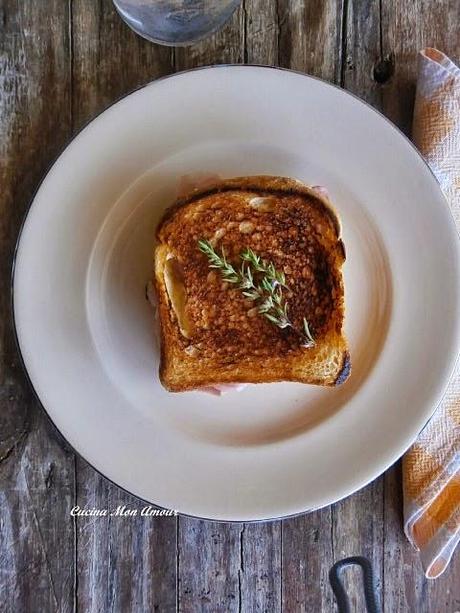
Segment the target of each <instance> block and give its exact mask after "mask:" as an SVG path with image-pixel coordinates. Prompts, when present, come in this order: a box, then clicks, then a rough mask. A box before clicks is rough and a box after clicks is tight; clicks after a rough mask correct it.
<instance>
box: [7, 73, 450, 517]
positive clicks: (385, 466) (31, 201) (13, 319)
mask: <svg viewBox="0 0 460 613" xmlns="http://www.w3.org/2000/svg"><path fill="white" fill-rule="evenodd" d="M228 68H238V69H248V70H250V69H253V68H258V69H270V70H273V71H277V72H287V73H292V74H295V75H298V76H301V77H304V78H306V79H311V80H314V81H318V82H320V83H321V84H323V85H325V86H329V87H331V88H334V89H336V90H339V91H340V92H342V93H343V94H345V95H348V96H350V97H351V98H354V99H355V100H356V101H357V102H358V103H361V104H363V105H364V106H365V107H367V108H368V109H370V110H371V111H373V112H374V113H376V114H377V115H379V116H380V117H381V118H383V119H384V120H385V122H386V123H387V124H389V126H390V127H391V128H392V129H393V130H394V131H395V132H396V133H397V134H399V136H402V137H403V139H404V140H405V141H406V143H408V144H409V145H410V147H411V149H412V150H413V151H414V152H415V153H416V155H417V157H418V158H419V160H421V161H422V162H423V165H424V166H425V168H426V169H427V170H428V171H429V174H430V175H431V180H432V181H433V182H434V185H435V186H436V187H437V191H438V193H439V194H440V196H442V198H441V199H442V201H443V206H444V207H445V208H446V210H447V212H448V215H449V218H450V223H451V224H452V227H453V229H456V223H455V219H454V216H453V213H452V210H451V207H450V204H449V202H448V200H447V197H446V195H445V194H444V192H443V190H442V188H441V186H440V184H439V181H438V179H437V178H436V175H435V173H434V172H433V170H432V169H431V167H430V166H429V164H428V162H427V161H426V159H425V158H424V157H423V155H422V154H421V152H420V151H419V150H418V149H417V147H416V146H415V144H414V143H413V142H412V141H411V139H410V138H409V137H408V136H407V135H406V134H405V133H404V132H403V130H402V129H401V128H399V127H398V126H397V125H396V124H395V123H393V122H392V121H391V120H390V119H389V118H388V117H386V115H384V114H383V112H382V111H380V110H379V109H377V108H375V107H374V106H372V105H371V104H370V103H369V102H367V101H366V100H364V99H362V98H361V97H360V96H358V95H357V94H355V93H353V92H351V91H349V90H346V89H344V88H343V87H341V86H340V85H337V84H336V83H332V82H330V81H327V80H325V79H322V78H320V77H317V76H314V75H310V74H307V73H304V72H302V71H300V70H293V69H290V68H284V67H279V66H271V65H267V64H238V63H225V64H211V65H205V66H197V67H195V68H190V69H186V70H180V71H177V72H173V73H170V74H166V75H162V76H160V77H158V78H156V79H153V80H151V81H148V82H147V83H144V84H142V85H139V86H138V87H135V88H133V89H131V90H129V91H128V92H127V93H125V94H123V95H121V96H119V97H117V98H116V99H115V100H113V101H112V102H111V103H110V104H108V105H107V106H105V107H104V108H103V109H102V110H100V111H99V112H98V113H96V114H95V115H94V116H93V117H91V119H89V120H88V121H86V122H85V123H84V124H83V125H82V126H81V127H80V128H79V129H78V130H77V131H76V132H75V134H73V135H72V136H71V137H70V138H68V139H67V140H66V142H65V143H64V144H63V146H62V147H61V148H60V149H59V150H58V153H57V154H56V155H55V156H53V158H52V160H51V161H50V162H49V163H48V165H47V166H46V168H45V171H44V172H43V175H42V177H41V179H40V180H39V182H38V183H37V186H36V188H35V189H34V191H33V193H32V195H31V197H30V199H29V203H28V206H27V207H26V210H25V212H24V213H23V218H22V221H21V224H20V226H19V231H18V235H17V239H16V242H15V246H14V249H13V255H12V264H11V272H10V300H9V305H10V309H11V313H10V316H11V322H12V324H13V325H12V328H13V336H14V342H15V345H16V348H17V354H18V356H19V362H20V364H21V367H22V370H23V372H24V374H25V377H26V380H27V382H28V385H29V386H30V389H31V390H32V393H33V396H34V397H35V399H36V400H37V402H38V405H39V407H40V408H41V409H42V411H43V412H44V414H45V415H46V418H47V420H48V422H49V423H50V424H51V425H52V428H53V430H54V431H55V432H57V433H58V435H59V437H60V439H61V440H62V441H63V443H64V445H65V446H66V447H67V448H68V449H70V450H71V451H72V452H73V453H74V454H75V456H76V457H79V458H81V459H83V460H84V461H85V462H86V463H87V464H88V465H89V466H90V467H91V468H92V469H93V470H94V471H96V473H98V474H99V475H101V476H102V477H104V479H107V481H108V482H109V483H111V484H113V485H115V486H116V487H118V488H120V489H121V490H122V491H123V492H125V493H127V494H128V495H130V496H134V497H135V498H137V499H138V500H140V501H141V502H143V503H145V504H146V505H151V506H155V507H157V508H158V509H163V510H174V511H176V516H183V517H190V518H192V519H200V520H204V521H213V522H216V521H217V522H222V523H229V524H235V523H242V522H244V523H260V522H266V521H278V520H282V519H290V518H295V517H299V516H301V515H305V514H307V513H311V512H313V511H317V510H319V509H322V508H325V507H327V506H329V505H332V504H336V503H337V502H340V501H341V500H344V499H345V498H347V497H348V496H351V495H352V494H355V493H356V492H358V491H360V490H361V489H363V488H364V487H366V486H367V485H369V484H370V483H372V482H373V481H374V480H375V479H377V478H378V477H380V476H381V475H382V474H383V473H384V472H386V471H387V470H388V469H389V468H390V467H391V466H392V465H393V464H394V463H395V462H397V461H398V460H399V459H400V458H401V457H402V456H403V455H404V454H405V453H406V451H407V450H408V449H409V447H410V446H411V445H412V444H413V443H414V441H415V440H416V438H417V437H418V435H419V434H420V432H422V431H423V429H424V428H425V426H426V425H427V424H428V422H429V421H430V420H431V418H432V417H433V415H434V413H435V412H436V410H437V408H438V406H439V404H440V402H441V401H442V399H443V397H444V395H445V393H446V390H447V387H448V385H449V382H450V380H451V378H452V375H453V372H454V370H455V367H456V365H457V362H458V360H459V357H460V348H459V347H457V350H456V357H455V358H454V359H452V362H451V365H450V368H449V369H448V376H446V378H445V380H444V382H443V383H442V384H440V388H441V390H440V392H438V394H437V395H436V396H437V398H436V401H435V402H434V403H433V409H432V410H431V412H430V414H429V416H428V417H427V419H426V421H425V422H424V423H423V425H422V426H421V428H420V429H419V430H418V432H417V434H416V435H415V437H414V438H413V439H411V440H409V442H407V441H406V443H407V444H405V445H404V448H403V450H402V451H401V452H400V451H398V452H397V455H396V456H394V457H393V459H392V460H390V461H388V462H385V463H384V464H383V465H382V466H383V468H382V467H380V468H379V469H378V472H377V473H376V474H374V475H373V476H371V477H370V478H369V479H366V480H365V481H364V482H363V483H361V484H360V485H359V486H358V487H357V488H355V487H353V489H352V490H351V491H350V492H348V493H346V494H344V495H343V496H340V497H339V498H334V500H333V501H329V502H326V503H325V504H320V505H318V506H313V507H309V508H307V509H305V510H301V511H298V512H295V513H291V514H283V515H279V516H269V517H263V518H255V519H254V518H250V519H247V518H242V519H221V518H216V517H205V516H203V515H193V514H190V513H186V512H183V511H177V510H175V509H167V508H166V507H164V506H161V505H159V504H158V503H156V502H152V501H149V500H147V499H145V498H143V497H142V496H140V495H139V494H136V493H134V492H132V491H130V490H129V489H127V488H126V487H123V486H122V485H119V484H118V483H117V482H116V481H114V480H113V479H111V478H110V477H107V475H105V474H104V472H102V470H100V469H98V468H96V467H95V466H94V465H93V464H92V463H91V462H89V461H88V460H87V459H86V458H85V457H84V455H83V454H82V453H81V452H79V451H78V450H77V449H76V448H75V447H74V446H73V445H72V444H71V443H70V442H69V440H68V439H67V438H66V437H65V436H64V435H63V434H62V432H61V430H60V429H59V427H58V426H57V425H56V423H55V422H54V420H53V419H52V417H51V415H50V413H49V412H48V410H47V408H46V406H45V404H44V403H43V401H42V400H41V398H40V397H39V395H38V392H37V391H36V389H35V386H34V384H33V382H32V380H31V377H30V375H29V372H28V370H27V366H26V363H25V360H24V356H23V352H22V350H21V346H20V342H19V335H18V329H17V322H16V315H15V306H14V304H15V292H14V286H15V275H16V269H17V260H18V258H17V256H18V251H19V246H20V243H21V239H22V235H23V231H24V228H25V226H26V224H27V221H28V219H29V216H30V212H31V210H32V208H33V206H34V204H35V201H36V196H37V194H38V192H39V190H40V189H41V187H42V184H43V183H44V182H45V180H46V179H47V177H48V175H49V174H50V172H51V171H52V169H53V168H54V167H55V165H56V164H57V162H58V161H59V159H60V158H61V156H62V155H63V154H64V153H65V151H66V150H67V149H68V148H69V147H70V146H71V145H72V144H73V143H74V141H75V140H76V139H77V138H78V137H79V136H80V135H81V134H82V133H83V132H84V131H85V130H86V129H87V128H88V127H89V126H90V125H91V124H92V123H93V122H95V121H96V120H97V119H98V118H99V117H100V116H101V115H103V114H104V113H105V112H106V111H108V110H109V109H111V108H112V107H113V106H115V105H116V104H118V103H119V102H121V101H123V100H124V99H125V98H128V97H129V96H131V95H133V94H135V93H137V92H140V91H142V90H143V89H146V88H148V87H150V86H153V85H155V84H157V83H160V82H161V81H164V80H166V79H171V78H174V77H178V76H181V75H184V74H188V73H194V72H198V71H206V70H211V69H222V70H225V69H228ZM456 251H457V257H458V258H460V235H459V233H458V231H457V240H456ZM458 285H459V287H460V282H459V283H458ZM459 304H460V302H459ZM457 328H458V332H459V334H460V324H458V325H457Z"/></svg>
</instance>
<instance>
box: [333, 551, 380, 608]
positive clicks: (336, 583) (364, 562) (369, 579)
mask: <svg viewBox="0 0 460 613" xmlns="http://www.w3.org/2000/svg"><path fill="white" fill-rule="evenodd" d="M353 564H356V565H357V566H360V567H361V570H362V573H363V586H364V598H365V602H366V609H367V611H368V613H381V609H380V606H379V604H378V598H377V593H376V588H375V581H374V571H373V570H372V565H371V563H370V562H369V560H368V559H367V558H363V557H362V556H352V557H351V558H344V559H343V560H339V561H338V562H336V563H335V564H334V566H333V567H332V568H331V570H330V571H329V581H330V584H331V587H332V591H333V592H334V596H335V599H336V601H337V606H338V609H339V613H351V609H350V601H349V599H348V595H347V593H346V591H345V588H344V586H343V583H342V581H341V579H340V572H341V570H342V569H343V568H345V567H346V566H352V565H353Z"/></svg>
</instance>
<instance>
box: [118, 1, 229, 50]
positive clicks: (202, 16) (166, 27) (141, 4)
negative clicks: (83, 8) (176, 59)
mask: <svg viewBox="0 0 460 613" xmlns="http://www.w3.org/2000/svg"><path fill="white" fill-rule="evenodd" d="M113 2H114V4H115V6H116V8H117V10H118V12H119V13H120V15H121V17H122V18H123V19H124V20H125V21H126V23H127V24H128V25H129V26H130V27H131V28H132V29H133V30H134V31H135V32H137V34H140V35H141V36H143V37H144V38H147V39H148V40H151V41H153V42H155V43H160V44H161V45H190V44H192V43H194V42H195V41H197V40H199V39H200V38H203V37H205V36H207V35H208V34H211V33H212V32H214V31H215V30H217V29H218V28H220V27H221V26H223V24H224V23H225V22H226V21H227V19H229V18H230V16H231V15H232V13H233V12H234V10H235V9H236V7H237V6H238V4H239V3H240V0H113Z"/></svg>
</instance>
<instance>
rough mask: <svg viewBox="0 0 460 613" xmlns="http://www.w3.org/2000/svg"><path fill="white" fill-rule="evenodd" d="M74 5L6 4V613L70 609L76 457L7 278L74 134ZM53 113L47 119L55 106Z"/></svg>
mask: <svg viewBox="0 0 460 613" xmlns="http://www.w3.org/2000/svg"><path fill="white" fill-rule="evenodd" d="M68 18H69V15H68V6H67V3H65V2H61V1H58V0H49V1H48V2H47V3H46V5H45V4H44V3H41V2H40V3H18V2H13V1H10V0H3V1H2V2H1V3H0V184H1V186H2V189H1V192H0V312H1V314H2V317H1V318H0V339H1V340H0V342H1V346H0V602H1V605H0V608H1V609H2V611H12V612H13V611H15V612H16V611H32V610H36V611H71V610H73V585H74V555H73V540H74V533H73V522H72V519H71V517H70V514H69V511H70V508H71V506H72V501H73V496H74V459H73V454H72V453H71V452H69V451H67V450H66V449H65V447H63V446H62V441H60V440H58V437H57V436H56V435H55V434H54V433H53V431H52V428H51V426H50V424H49V422H48V420H47V418H46V417H45V416H44V414H43V413H42V411H41V410H40V409H39V408H38V406H37V403H36V401H35V400H34V398H33V395H32V393H31V390H30V387H29V385H28V384H27V382H26V380H25V376H24V374H23V373H22V369H21V367H20V364H19V358H18V355H17V353H16V348H15V343H14V337H13V331H12V321H11V318H10V308H9V307H10V304H9V300H10V274H11V264H12V259H13V251H14V245H15V242H16V238H17V235H18V232H19V227H20V224H21V220H22V218H23V216H24V214H25V211H26V210H27V207H28V204H29V202H30V199H31V197H32V195H33V193H34V190H35V188H36V185H37V183H38V182H39V180H40V178H41V177H42V175H43V173H44V172H45V169H46V167H47V166H48V165H49V163H50V162H51V161H52V159H53V158H54V157H55V156H56V155H57V153H58V152H59V150H60V148H61V147H62V146H63V144H64V142H65V141H66V139H67V138H68V136H69V133H70V104H69V100H70V98H69V92H70V80H69V71H68V57H69V36H68V29H67V24H68ZM51 108H52V109H53V112H52V113H51V112H50V109H51Z"/></svg>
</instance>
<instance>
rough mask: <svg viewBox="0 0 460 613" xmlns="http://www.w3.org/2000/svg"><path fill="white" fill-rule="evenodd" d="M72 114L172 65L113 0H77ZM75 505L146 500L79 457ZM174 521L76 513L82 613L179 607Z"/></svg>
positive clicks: (77, 122)
mask: <svg viewBox="0 0 460 613" xmlns="http://www.w3.org/2000/svg"><path fill="white" fill-rule="evenodd" d="M72 22H73V28H72V32H73V62H72V74H73V89H72V91H73V97H72V108H73V119H74V128H75V129H78V128H80V127H81V126H82V125H84V124H85V123H86V122H87V121H88V120H90V119H91V118H92V117H94V116H95V115H97V113H99V112H100V111H101V110H103V109H104V108H105V107H106V106H108V105H109V104H110V103H111V102H113V101H114V100H116V99H117V98H119V97H120V96H122V95H124V94H126V93H128V92H129V91H131V90H133V89H135V88H136V87H138V86H140V85H143V84H144V83H147V82H148V81H150V80H152V79H155V78H157V77H160V76H163V75H164V74H168V73H169V72H171V70H172V51H171V50H170V49H168V48H166V47H159V46H157V45H152V44H151V43H149V42H148V41H145V40H143V39H141V38H140V37H138V36H136V35H135V34H134V33H133V32H132V31H131V30H130V29H129V28H128V26H126V25H125V24H124V23H123V22H122V21H121V19H120V18H119V16H118V15H117V14H116V12H115V10H114V8H113V5H112V2H111V1H110V0H98V1H97V2H92V1H89V0H73V10H72ZM77 504H78V505H79V506H80V507H86V508H101V509H109V510H114V509H116V507H117V506H119V505H126V506H127V507H129V508H134V509H137V510H138V511H139V512H140V510H141V509H142V507H143V503H142V502H141V501H139V500H137V499H135V498H133V497H132V496H130V495H129V494H127V493H125V492H123V491H122V490H120V489H119V488H117V487H116V486H115V485H112V484H111V483H109V482H108V481H106V480H105V479H104V478H103V477H102V476H100V475H99V474H98V473H96V472H95V471H94V470H93V469H92V468H91V467H90V466H88V465H87V464H86V463H85V462H84V461H83V460H81V459H78V460H77ZM176 524H177V520H176V518H149V517H139V516H138V517H135V518H133V517H129V518H122V517H110V518H104V517H100V518H78V519H77V520H76V527H77V534H76V537H77V541H76V542H77V564H78V569H79V576H78V592H77V604H78V610H79V611H84V612H85V613H86V612H87V611H89V612H90V611H108V610H110V611H120V612H124V611H133V612H137V611H138V612H143V611H166V612H169V611H174V610H175V606H176V530H177V528H176Z"/></svg>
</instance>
